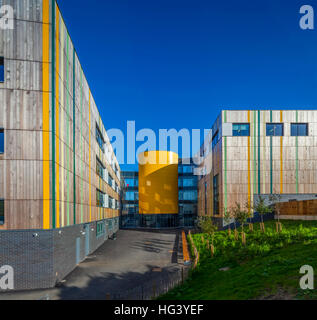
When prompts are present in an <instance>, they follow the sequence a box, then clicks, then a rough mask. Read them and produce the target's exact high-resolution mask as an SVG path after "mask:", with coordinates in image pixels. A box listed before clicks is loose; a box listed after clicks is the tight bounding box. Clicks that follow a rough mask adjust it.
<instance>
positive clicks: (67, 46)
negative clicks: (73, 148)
mask: <svg viewBox="0 0 317 320" xmlns="http://www.w3.org/2000/svg"><path fill="white" fill-rule="evenodd" d="M66 61H67V63H66V89H67V90H66V106H67V117H68V121H67V225H68V226H69V224H70V220H69V206H70V185H69V181H70V177H69V175H70V161H69V159H70V139H69V136H70V110H69V109H70V108H69V68H68V65H69V35H68V33H67V34H66Z"/></svg>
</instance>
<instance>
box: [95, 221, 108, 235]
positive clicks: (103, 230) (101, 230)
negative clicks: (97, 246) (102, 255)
mask: <svg viewBox="0 0 317 320" xmlns="http://www.w3.org/2000/svg"><path fill="white" fill-rule="evenodd" d="M105 233H106V228H105V224H104V222H103V221H100V222H97V228H96V235H97V237H100V236H102V235H104V234H105Z"/></svg>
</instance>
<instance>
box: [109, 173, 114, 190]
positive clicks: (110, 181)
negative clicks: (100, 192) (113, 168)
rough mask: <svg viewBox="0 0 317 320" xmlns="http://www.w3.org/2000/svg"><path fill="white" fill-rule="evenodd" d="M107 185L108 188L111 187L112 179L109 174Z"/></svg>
mask: <svg viewBox="0 0 317 320" xmlns="http://www.w3.org/2000/svg"><path fill="white" fill-rule="evenodd" d="M108 184H109V186H110V187H112V186H113V179H112V177H111V176H110V174H109V176H108Z"/></svg>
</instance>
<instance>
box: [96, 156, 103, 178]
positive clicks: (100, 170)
mask: <svg viewBox="0 0 317 320" xmlns="http://www.w3.org/2000/svg"><path fill="white" fill-rule="evenodd" d="M103 171H104V167H103V165H102V164H101V162H100V161H99V159H98V158H96V172H97V174H98V176H99V177H100V178H102V179H103Z"/></svg>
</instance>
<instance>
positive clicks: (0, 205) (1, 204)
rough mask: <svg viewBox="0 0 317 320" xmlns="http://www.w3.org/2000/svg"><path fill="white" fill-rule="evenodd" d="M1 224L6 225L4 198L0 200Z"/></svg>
mask: <svg viewBox="0 0 317 320" xmlns="http://www.w3.org/2000/svg"><path fill="white" fill-rule="evenodd" d="M0 225H4V200H0Z"/></svg>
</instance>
